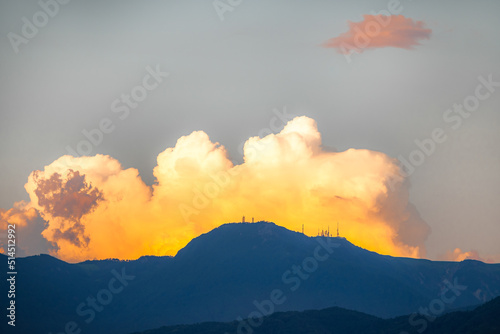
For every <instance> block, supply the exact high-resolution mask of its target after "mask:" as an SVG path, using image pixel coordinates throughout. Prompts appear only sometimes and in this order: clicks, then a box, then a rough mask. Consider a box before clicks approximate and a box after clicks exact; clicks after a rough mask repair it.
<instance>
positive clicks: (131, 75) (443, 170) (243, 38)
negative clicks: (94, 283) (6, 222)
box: [0, 0, 500, 258]
mask: <svg viewBox="0 0 500 334" xmlns="http://www.w3.org/2000/svg"><path fill="white" fill-rule="evenodd" d="M387 4H388V1H292V0H289V1H263V0H259V1H254V0H252V1H243V2H242V3H241V4H240V5H238V6H236V7H235V8H234V10H233V11H231V12H226V13H224V18H225V19H224V21H221V20H220V18H219V16H218V14H217V12H216V10H215V9H214V6H213V4H212V2H211V1H203V2H202V1H187V0H183V1H148V2H139V1H105V2H103V1H95V0H94V1H78V0H73V1H72V2H70V3H69V4H67V5H62V6H61V7H60V10H59V13H57V15H55V16H54V17H53V18H50V20H49V22H48V24H47V25H46V26H45V27H42V28H40V29H39V31H38V33H37V34H36V36H34V37H33V38H31V39H29V41H28V43H27V44H21V45H20V46H19V52H18V53H17V54H16V53H15V52H14V50H13V48H12V46H11V43H10V42H9V39H8V37H7V36H8V33H9V32H14V33H17V34H21V28H22V25H23V21H22V18H23V17H28V18H30V20H31V18H32V16H33V14H35V13H36V12H37V11H39V10H40V6H39V4H38V2H37V1H23V2H19V1H5V0H2V1H1V2H0V35H1V39H0V78H1V81H0V112H1V115H0V153H1V158H0V168H1V171H2V173H1V174H0V187H1V188H0V189H1V192H0V207H1V208H5V209H8V208H10V207H11V206H12V204H13V203H14V202H16V201H19V200H27V199H28V197H27V194H26V192H25V190H24V188H23V186H24V184H25V183H26V181H27V177H28V175H29V174H30V172H31V171H33V170H37V169H43V167H44V166H45V165H48V164H50V163H51V162H52V161H54V160H55V159H57V158H58V157H60V156H61V155H64V154H67V153H68V152H67V151H66V149H65V147H66V146H67V145H70V146H71V147H76V145H77V144H78V142H79V141H81V140H82V139H84V137H83V135H82V132H81V131H82V130H83V129H87V130H90V129H92V128H95V127H97V126H98V124H99V121H100V120H101V119H102V118H103V117H109V118H111V119H113V120H114V122H115V125H116V129H115V130H114V131H113V132H112V133H110V134H108V135H105V137H104V140H103V143H102V144H101V145H99V146H98V147H95V148H94V149H93V151H92V153H91V154H97V153H101V154H108V155H111V156H112V157H114V158H116V159H118V160H119V161H120V162H121V163H122V164H123V166H124V167H135V168H138V169H139V171H140V174H141V177H142V178H143V180H145V182H146V183H148V184H152V183H153V182H154V178H153V174H152V170H153V168H154V166H155V165H156V156H157V155H158V153H160V152H161V151H163V150H164V149H165V148H167V147H171V146H174V145H175V142H176V140H177V139H178V138H179V137H180V136H182V135H186V134H189V133H190V132H192V131H193V130H204V131H205V132H207V133H208V135H209V136H210V138H211V139H212V140H213V141H218V142H220V143H221V144H223V145H224V146H225V147H226V148H227V149H228V151H229V155H230V157H231V159H233V160H235V161H242V156H241V153H239V152H238V146H239V144H240V143H242V142H244V141H245V140H246V139H247V138H248V137H250V136H255V135H257V133H258V132H259V131H260V129H262V128H263V127H266V126H268V124H269V120H270V119H271V118H272V116H273V113H272V111H273V109H274V108H277V109H280V110H282V109H283V108H284V107H286V109H287V111H288V112H290V113H293V114H295V115H306V116H309V117H311V118H313V119H315V120H316V121H317V123H318V127H319V130H320V132H321V134H322V136H323V145H324V146H326V147H330V148H335V149H337V150H346V149H348V148H351V147H352V148H366V149H370V150H375V151H381V152H384V153H386V154H388V155H389V156H391V157H395V158H396V157H398V156H400V155H402V156H403V157H408V156H409V155H410V153H411V152H412V151H413V150H415V149H416V145H415V143H414V141H415V140H416V139H420V140H422V139H424V138H427V137H429V136H430V133H431V132H432V131H433V129H434V128H436V127H442V128H445V129H446V133H447V135H448V140H447V141H446V142H445V143H443V144H440V145H438V147H437V148H436V152H435V153H434V154H433V155H431V156H430V157H428V158H426V160H425V163H424V164H423V165H421V166H419V167H418V168H417V169H416V170H415V172H414V173H413V174H412V175H411V176H410V182H411V184H412V186H411V199H412V202H413V203H414V204H415V206H416V207H417V209H418V211H419V212H420V214H421V215H422V217H423V218H424V220H425V221H426V222H427V223H428V224H429V225H430V226H431V228H432V234H431V235H430V237H429V238H428V240H427V247H428V255H429V256H430V257H431V258H433V257H437V256H438V255H440V254H443V253H444V252H446V251H448V250H450V249H454V248H456V247H460V248H461V249H462V250H470V249H476V250H478V251H479V252H480V254H484V255H485V256H486V255H489V254H500V246H499V244H498V235H500V218H499V217H500V205H499V203H500V174H499V171H500V150H499V148H500V131H499V130H500V114H499V111H500V110H499V107H500V91H496V92H494V93H493V94H492V96H491V97H490V98H488V99H486V100H485V101H481V104H480V107H479V108H478V109H477V111H475V112H474V113H473V114H472V115H471V116H470V117H469V118H467V119H465V120H464V121H463V125H462V126H461V127H460V128H459V129H457V130H456V131H453V130H451V129H450V127H449V126H448V125H446V124H445V123H444V121H443V113H444V112H445V111H446V110H447V109H448V108H450V107H452V106H453V104H454V103H462V102H463V101H464V99H465V98H466V97H467V96H468V95H471V94H473V93H474V89H475V87H476V86H477V85H478V83H479V81H478V77H479V76H483V77H485V78H486V77H487V76H488V75H489V74H492V75H493V79H494V80H495V81H500V39H499V38H498V33H499V31H500V21H499V20H498V15H499V13H500V2H498V1H474V2H469V1H423V0H419V1H408V0H407V1H404V0H402V1H401V4H402V7H403V10H402V12H401V14H402V15H404V16H406V17H409V18H412V19H413V20H422V21H424V22H425V25H426V27H428V28H430V29H432V34H431V36H430V39H428V40H423V41H421V45H417V46H416V47H415V48H414V49H412V50H406V49H400V48H381V49H373V50H366V51H365V52H364V53H361V54H353V55H352V62H351V63H348V62H347V61H346V58H345V57H344V56H343V55H342V54H339V53H337V52H336V51H335V50H334V49H330V48H323V47H321V45H322V44H323V43H324V42H326V41H327V40H329V39H331V38H333V37H336V36H338V35H340V34H341V33H343V32H345V31H347V29H348V24H347V21H354V22H356V21H361V20H362V19H363V15H364V14H370V13H371V12H378V11H379V10H381V9H386V8H387ZM157 64H159V65H160V67H161V69H162V70H164V71H168V72H169V73H170V75H169V77H168V78H166V79H165V81H164V82H163V83H162V84H161V85H160V86H159V87H158V88H157V89H156V90H154V91H152V92H150V93H149V96H148V98H147V99H146V100H145V101H143V102H141V103H140V105H139V106H138V107H137V108H136V109H135V110H133V111H132V112H131V114H130V116H129V117H128V118H126V119H124V120H123V121H119V120H118V118H117V117H116V116H117V115H116V114H114V113H113V112H112V111H111V109H110V105H111V103H112V102H113V101H114V100H115V99H117V98H119V97H120V95H121V94H122V93H129V92H130V90H131V89H132V88H133V87H134V86H136V85H138V84H140V83H141V81H142V78H143V77H144V75H145V74H146V73H147V72H146V67H147V66H151V67H153V68H154V67H156V65H157ZM499 90H500V89H499Z"/></svg>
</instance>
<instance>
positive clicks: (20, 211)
mask: <svg viewBox="0 0 500 334" xmlns="http://www.w3.org/2000/svg"><path fill="white" fill-rule="evenodd" d="M9 224H11V225H15V237H16V238H15V247H16V255H17V256H27V255H32V254H34V253H37V252H40V250H42V251H46V252H47V251H49V249H50V247H49V245H48V243H47V241H46V240H45V239H43V238H42V237H41V235H40V233H41V232H42V231H43V230H44V229H45V227H46V222H45V221H43V219H41V217H40V216H39V214H38V212H37V210H35V209H34V208H33V207H32V205H31V203H26V202H24V201H20V202H16V203H14V206H13V207H12V208H11V209H9V210H4V209H0V235H2V236H5V237H2V238H0V252H2V253H5V252H6V250H7V240H8V239H7V231H8V225H9Z"/></svg>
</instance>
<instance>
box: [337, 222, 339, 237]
mask: <svg viewBox="0 0 500 334" xmlns="http://www.w3.org/2000/svg"><path fill="white" fill-rule="evenodd" d="M338 237H339V222H337V238H338Z"/></svg>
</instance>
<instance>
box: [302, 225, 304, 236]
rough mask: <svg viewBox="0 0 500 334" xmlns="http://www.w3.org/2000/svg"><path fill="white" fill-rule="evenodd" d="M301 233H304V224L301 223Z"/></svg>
mask: <svg viewBox="0 0 500 334" xmlns="http://www.w3.org/2000/svg"><path fill="white" fill-rule="evenodd" d="M302 234H304V224H302Z"/></svg>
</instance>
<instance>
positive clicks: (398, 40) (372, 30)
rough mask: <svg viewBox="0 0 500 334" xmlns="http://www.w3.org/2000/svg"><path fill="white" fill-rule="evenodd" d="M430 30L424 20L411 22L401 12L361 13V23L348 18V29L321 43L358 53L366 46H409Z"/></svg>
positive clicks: (426, 35) (428, 35)
mask: <svg viewBox="0 0 500 334" xmlns="http://www.w3.org/2000/svg"><path fill="white" fill-rule="evenodd" d="M431 32H432V30H431V29H427V28H425V27H424V22H423V21H413V20H412V19H411V18H406V17H404V16H403V15H388V16H385V15H381V14H378V15H363V20H362V21H360V22H351V21H349V30H348V31H347V32H345V33H343V34H340V35H339V36H337V37H334V38H332V39H330V40H328V41H327V42H325V43H324V44H323V46H324V47H327V48H335V49H337V51H338V52H339V53H342V54H350V53H352V52H356V53H361V52H363V51H364V50H365V49H374V48H384V47H395V48H402V49H412V48H413V47H414V46H416V45H418V44H419V41H420V40H422V39H428V38H429V37H430V35H431Z"/></svg>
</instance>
